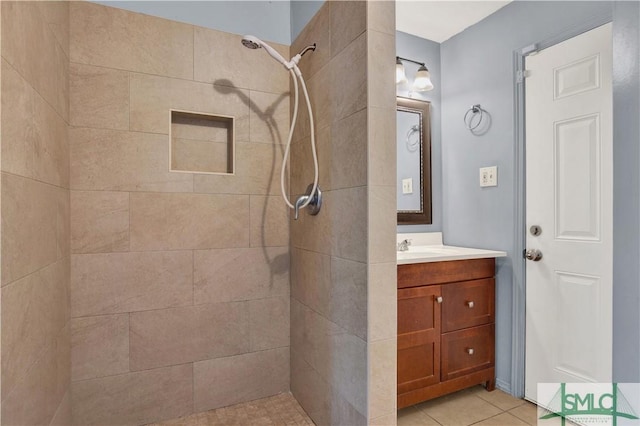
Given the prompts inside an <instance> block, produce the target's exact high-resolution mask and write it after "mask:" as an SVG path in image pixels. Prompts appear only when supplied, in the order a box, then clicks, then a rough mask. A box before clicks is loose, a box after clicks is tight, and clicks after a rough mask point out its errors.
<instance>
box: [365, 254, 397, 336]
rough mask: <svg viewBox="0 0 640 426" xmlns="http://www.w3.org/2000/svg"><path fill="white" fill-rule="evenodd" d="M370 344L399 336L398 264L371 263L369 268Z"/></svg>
mask: <svg viewBox="0 0 640 426" xmlns="http://www.w3.org/2000/svg"><path fill="white" fill-rule="evenodd" d="M367 267H368V290H367V303H368V310H367V312H368V318H367V319H368V324H369V331H368V336H367V341H368V342H375V341H378V340H385V339H391V338H394V337H396V335H397V334H398V328H397V323H398V304H397V302H396V300H397V297H398V284H397V266H396V262H389V263H370V264H369V265H368V266H367Z"/></svg>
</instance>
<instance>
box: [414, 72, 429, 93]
mask: <svg viewBox="0 0 640 426" xmlns="http://www.w3.org/2000/svg"><path fill="white" fill-rule="evenodd" d="M432 89H433V83H432V82H431V74H430V73H429V70H428V69H427V67H425V66H424V65H422V66H421V67H420V68H419V69H418V72H417V73H416V78H415V79H414V80H413V90H415V91H416V92H428V91H429V90H432Z"/></svg>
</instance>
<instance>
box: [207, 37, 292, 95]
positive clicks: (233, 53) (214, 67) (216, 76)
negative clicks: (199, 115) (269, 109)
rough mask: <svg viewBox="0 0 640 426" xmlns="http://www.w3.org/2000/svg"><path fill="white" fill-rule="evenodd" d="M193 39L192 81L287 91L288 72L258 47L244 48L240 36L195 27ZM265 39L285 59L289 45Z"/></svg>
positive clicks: (273, 91) (287, 57) (270, 90)
mask: <svg viewBox="0 0 640 426" xmlns="http://www.w3.org/2000/svg"><path fill="white" fill-rule="evenodd" d="M194 40H195V41H194V43H195V44H194V53H195V58H194V60H195V65H194V68H195V70H194V76H195V80H198V81H205V82H207V83H214V84H216V85H223V86H229V87H241V88H243V89H252V90H262V91H265V92H271V93H278V94H280V93H285V92H288V91H289V72H288V71H287V70H286V69H285V68H284V67H283V66H282V64H280V63H279V62H276V61H274V60H273V59H272V58H271V56H269V55H268V54H267V53H266V52H264V51H262V50H261V49H260V50H250V49H247V48H246V47H244V46H243V45H242V44H241V40H242V36H240V35H236V34H230V33H225V32H222V31H216V30H211V29H207V28H195V34H194ZM265 41H266V40H265ZM266 42H267V43H269V45H270V46H271V47H273V48H274V49H276V50H277V51H278V52H279V53H280V54H281V55H282V56H283V57H284V58H285V59H286V60H289V46H285V45H281V44H277V43H271V42H268V41H266Z"/></svg>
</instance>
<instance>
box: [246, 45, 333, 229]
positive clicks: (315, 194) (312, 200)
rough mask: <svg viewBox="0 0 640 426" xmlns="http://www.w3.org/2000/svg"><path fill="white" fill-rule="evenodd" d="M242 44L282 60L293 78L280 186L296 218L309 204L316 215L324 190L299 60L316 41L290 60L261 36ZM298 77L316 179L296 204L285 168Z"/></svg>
mask: <svg viewBox="0 0 640 426" xmlns="http://www.w3.org/2000/svg"><path fill="white" fill-rule="evenodd" d="M242 45H243V46H245V47H247V48H249V49H260V48H263V49H264V50H266V52H267V53H268V54H269V55H271V57H272V58H273V59H275V60H276V61H278V62H280V63H281V64H282V65H283V66H284V67H285V68H286V69H287V70H289V74H290V75H291V78H292V79H293V89H294V102H293V104H294V106H293V116H292V118H291V128H290V129H289V138H288V140H287V146H286V148H285V150H284V156H283V159H282V170H281V173H280V188H281V190H282V197H283V198H284V202H285V203H286V204H287V206H288V207H289V208H291V209H294V211H295V215H294V218H295V219H296V220H297V219H298V212H299V210H300V209H303V208H305V207H307V206H309V214H311V215H316V214H318V212H319V211H320V207H321V206H322V192H321V191H320V188H318V153H317V150H316V139H315V129H314V123H313V111H312V109H311V101H310V100H309V92H308V91H307V85H306V84H305V81H304V78H303V77H302V72H300V68H298V62H299V61H300V59H301V58H302V55H304V54H305V53H306V52H307V51H309V50H315V49H316V45H315V43H314V44H313V45H311V46H307V47H306V48H304V49H303V50H302V52H300V53H298V54H297V55H295V56H294V57H293V58H291V60H290V61H287V60H286V59H284V58H283V57H282V55H280V54H279V53H278V52H277V51H276V50H275V49H274V48H273V47H271V46H269V45H268V44H267V43H265V42H264V41H262V40H260V39H259V38H257V37H255V36H251V35H247V36H244V37H243V38H242ZM298 79H299V80H300V85H301V86H302V92H303V93H304V98H305V101H306V104H307V110H308V112H309V128H310V131H311V153H312V155H313V165H314V179H313V183H312V184H310V185H309V187H308V188H307V191H309V193H308V194H306V195H303V196H301V197H299V198H298V200H296V202H295V205H294V204H292V203H291V201H289V197H288V196H287V191H286V188H285V169H286V166H287V161H288V159H289V151H290V148H291V140H292V139H293V131H294V129H295V127H296V120H297V118H298Z"/></svg>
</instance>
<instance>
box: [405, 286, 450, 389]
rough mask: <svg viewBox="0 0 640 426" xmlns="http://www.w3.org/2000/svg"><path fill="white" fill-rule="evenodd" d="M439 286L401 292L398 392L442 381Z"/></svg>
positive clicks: (415, 288)
mask: <svg viewBox="0 0 640 426" xmlns="http://www.w3.org/2000/svg"><path fill="white" fill-rule="evenodd" d="M439 296H440V286H427V287H414V288H408V289H400V290H398V393H399V394H402V393H405V392H409V391H412V390H414V389H419V388H422V387H425V386H429V385H433V384H435V383H438V382H440V303H438V301H437V298H438V297H439Z"/></svg>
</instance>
